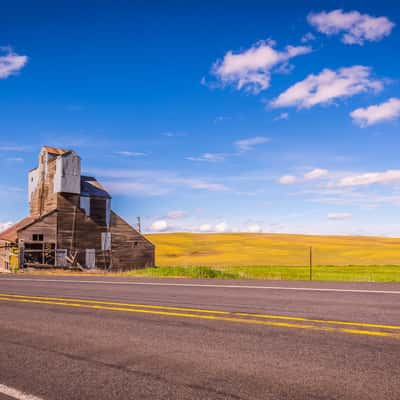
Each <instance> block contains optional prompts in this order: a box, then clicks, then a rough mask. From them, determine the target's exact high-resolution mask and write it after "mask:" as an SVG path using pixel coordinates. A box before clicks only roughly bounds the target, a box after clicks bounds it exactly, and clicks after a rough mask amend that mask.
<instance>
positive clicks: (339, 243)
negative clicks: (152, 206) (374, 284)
mask: <svg viewBox="0 0 400 400" xmlns="http://www.w3.org/2000/svg"><path fill="white" fill-rule="evenodd" d="M147 237H148V238H149V240H151V241H152V242H153V243H154V244H155V245H156V255H157V265H159V266H171V265H174V266H194V265H202V266H216V267H224V266H259V265H277V266H279V265H286V266H301V265H308V263H309V248H310V246H312V248H313V264H314V265H338V266H339V265H400V238H381V237H363V236H312V235H289V234H250V233H224V234H194V233H168V234H151V235H147Z"/></svg>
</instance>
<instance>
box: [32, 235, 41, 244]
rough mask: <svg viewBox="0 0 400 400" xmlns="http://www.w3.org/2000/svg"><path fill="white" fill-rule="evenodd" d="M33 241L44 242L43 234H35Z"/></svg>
mask: <svg viewBox="0 0 400 400" xmlns="http://www.w3.org/2000/svg"><path fill="white" fill-rule="evenodd" d="M32 240H33V241H34V242H43V233H34V234H33V235H32Z"/></svg>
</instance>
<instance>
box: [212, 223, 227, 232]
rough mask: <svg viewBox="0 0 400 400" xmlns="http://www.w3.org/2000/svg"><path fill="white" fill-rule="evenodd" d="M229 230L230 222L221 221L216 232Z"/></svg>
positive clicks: (216, 226)
mask: <svg viewBox="0 0 400 400" xmlns="http://www.w3.org/2000/svg"><path fill="white" fill-rule="evenodd" d="M227 230H228V224H227V223H226V222H220V223H218V224H216V225H215V232H218V233H223V232H226V231H227Z"/></svg>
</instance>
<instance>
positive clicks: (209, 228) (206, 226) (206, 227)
mask: <svg viewBox="0 0 400 400" xmlns="http://www.w3.org/2000/svg"><path fill="white" fill-rule="evenodd" d="M212 230H213V229H212V226H211V225H210V224H202V225H200V226H199V231H200V232H211V231H212Z"/></svg>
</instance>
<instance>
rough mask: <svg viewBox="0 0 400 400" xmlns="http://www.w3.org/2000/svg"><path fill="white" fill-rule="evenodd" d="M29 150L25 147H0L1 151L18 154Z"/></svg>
mask: <svg viewBox="0 0 400 400" xmlns="http://www.w3.org/2000/svg"><path fill="white" fill-rule="evenodd" d="M26 150H27V148H26V147H24V146H0V151H16V152H22V151H26Z"/></svg>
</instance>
